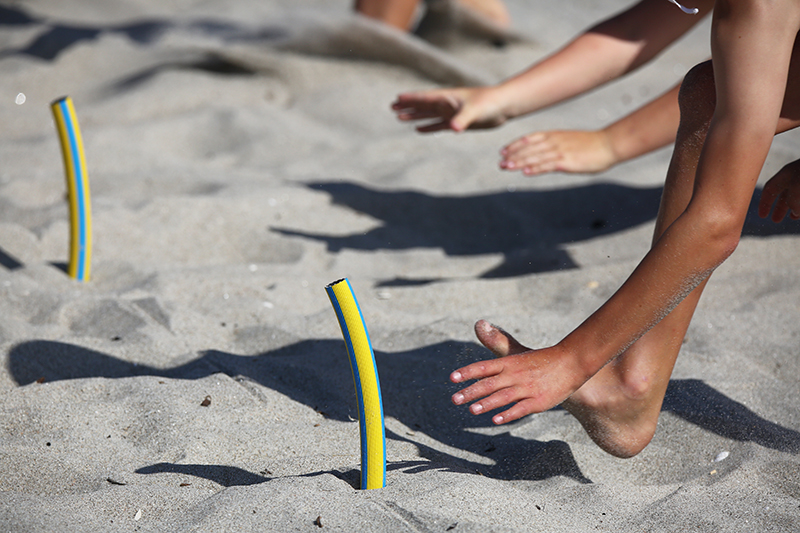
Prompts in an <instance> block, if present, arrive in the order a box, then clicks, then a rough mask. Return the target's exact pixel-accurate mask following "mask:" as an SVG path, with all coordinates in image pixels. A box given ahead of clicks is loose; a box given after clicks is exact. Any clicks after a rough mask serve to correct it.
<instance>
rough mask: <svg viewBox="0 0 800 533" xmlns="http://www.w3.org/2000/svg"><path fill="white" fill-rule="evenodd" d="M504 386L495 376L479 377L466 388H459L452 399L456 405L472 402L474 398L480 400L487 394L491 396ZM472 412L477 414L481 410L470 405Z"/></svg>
mask: <svg viewBox="0 0 800 533" xmlns="http://www.w3.org/2000/svg"><path fill="white" fill-rule="evenodd" d="M504 388H506V387H505V385H504V384H503V383H501V381H500V380H498V379H497V377H495V376H493V377H488V378H484V379H481V380H480V381H477V382H475V383H473V384H472V385H470V386H469V387H467V388H466V389H461V390H460V391H458V392H457V393H455V394H453V396H452V398H451V399H452V401H453V403H454V404H456V405H463V404H465V403H470V402H474V401H476V400H480V399H481V398H486V397H487V396H491V395H492V394H494V393H496V392H497V391H499V390H502V389H504ZM470 410H471V411H472V412H473V414H477V413H480V412H482V411H483V410H481V409H480V408H477V410H475V406H472V409H470ZM484 410H487V409H484Z"/></svg>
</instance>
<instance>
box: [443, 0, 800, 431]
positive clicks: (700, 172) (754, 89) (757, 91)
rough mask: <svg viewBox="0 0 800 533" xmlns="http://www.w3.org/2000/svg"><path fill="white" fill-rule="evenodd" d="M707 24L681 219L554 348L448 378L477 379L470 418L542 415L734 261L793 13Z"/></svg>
mask: <svg viewBox="0 0 800 533" xmlns="http://www.w3.org/2000/svg"><path fill="white" fill-rule="evenodd" d="M714 19H715V20H714V25H713V28H712V54H713V61H714V72H715V82H716V90H717V105H716V108H715V112H714V116H713V119H712V121H711V125H710V128H709V131H708V134H707V136H706V139H705V142H704V144H703V149H702V151H701V155H700V159H699V162H698V167H697V171H696V178H695V187H694V192H693V194H692V199H691V201H690V203H689V205H688V207H687V208H686V210H685V211H684V212H683V213H682V214H681V215H680V216H679V217H678V218H677V219H676V220H675V222H673V223H672V224H671V225H670V227H669V228H667V229H666V230H665V231H664V232H663V234H661V237H660V238H659V239H658V240H657V241H656V242H655V243H654V244H653V247H652V249H651V250H650V252H649V253H648V254H647V255H646V256H645V258H644V259H643V260H642V262H641V263H640V264H639V266H638V267H637V268H636V270H635V271H634V272H633V274H631V276H630V277H629V278H628V280H627V281H626V282H625V283H624V284H623V285H622V287H620V289H619V290H618V291H617V293H616V294H614V296H612V297H611V298H610V299H609V301H608V302H606V303H605V304H604V305H603V306H602V307H600V309H598V310H597V311H596V312H595V313H594V314H593V315H592V316H590V317H589V318H588V319H587V320H586V321H585V322H584V323H583V324H581V325H580V326H579V327H578V328H577V329H576V330H574V331H573V332H572V333H570V334H569V335H568V336H567V337H566V338H565V339H564V340H563V341H561V342H560V343H559V344H558V345H556V346H555V347H553V348H548V349H545V350H538V351H530V352H526V353H523V354H519V355H516V356H511V357H503V358H500V359H495V360H492V361H483V362H479V363H475V364H473V365H469V366H467V367H464V368H463V369H459V370H457V371H456V372H454V373H453V375H452V376H451V379H452V380H453V381H455V382H462V381H465V380H468V379H480V381H478V382H477V383H475V384H473V385H471V386H470V387H468V388H466V389H464V390H462V391H460V392H459V393H457V394H456V395H454V401H455V402H456V403H464V402H469V401H472V400H475V399H479V398H484V397H485V398H484V399H483V400H481V401H480V402H477V403H476V404H475V405H473V407H472V412H473V413H475V412H484V411H488V410H491V409H495V408H498V407H501V406H503V405H506V404H508V403H510V402H517V403H516V404H515V405H514V406H513V407H511V408H509V409H507V410H506V411H504V412H503V413H500V414H499V415H497V416H496V417H495V422H496V423H502V422H508V421H511V420H514V419H516V418H519V417H521V416H524V415H526V414H529V413H532V412H539V411H542V410H546V409H549V408H550V407H552V406H554V405H556V404H558V403H560V402H561V401H563V400H564V399H566V398H567V397H568V396H569V395H570V394H571V393H572V392H574V391H575V390H576V389H577V388H578V387H580V385H581V384H582V383H584V382H585V381H586V380H587V379H588V378H589V377H591V376H592V375H594V373H596V372H597V371H598V370H599V369H600V368H602V367H603V365H605V364H606V363H607V362H608V361H610V360H611V359H613V358H615V357H616V356H617V355H619V354H620V353H622V352H623V351H624V350H625V349H626V348H627V347H628V346H630V345H631V344H632V343H633V342H635V341H636V340H637V339H638V338H639V337H640V336H642V335H643V334H644V333H645V332H646V331H647V330H648V329H650V328H651V327H652V326H653V325H655V324H656V323H658V322H659V321H660V320H661V319H662V318H663V317H665V316H666V315H667V314H669V312H670V311H671V310H672V309H673V308H674V307H675V306H676V305H677V304H678V303H679V302H680V301H681V300H682V299H683V298H684V297H685V296H686V295H687V294H688V293H689V292H690V291H691V290H692V289H693V288H694V287H696V286H697V285H698V284H699V283H701V282H702V281H703V280H704V279H705V278H706V277H707V276H708V275H709V274H710V273H711V272H712V271H713V270H714V268H716V267H717V266H718V265H719V264H720V263H721V262H722V261H724V260H725V258H727V256H728V255H730V253H732V252H733V250H734V249H735V247H736V246H737V244H738V240H739V236H740V233H741V228H742V225H743V223H744V219H745V216H746V213H747V207H748V204H749V201H750V197H751V196H752V193H753V189H754V187H755V183H756V180H757V178H758V174H759V172H760V170H761V167H762V165H763V162H764V160H765V158H766V155H767V152H768V151H769V147H770V145H771V142H772V137H773V134H774V132H775V130H776V126H777V124H778V118H779V114H780V110H781V106H782V103H783V96H784V91H785V87H786V81H787V73H788V69H789V63H790V60H791V52H792V46H793V43H794V40H795V37H796V35H797V32H798V28H800V6H798V5H797V3H796V2H795V1H794V0H775V1H773V2H765V1H763V0H720V1H718V2H717V6H716V8H715V15H714ZM565 373H572V374H571V375H567V374H565ZM564 376H566V378H565V379H561V380H558V379H557V378H558V377H564ZM476 406H478V407H476Z"/></svg>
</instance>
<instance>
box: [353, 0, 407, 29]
mask: <svg viewBox="0 0 800 533" xmlns="http://www.w3.org/2000/svg"><path fill="white" fill-rule="evenodd" d="M417 4H419V0H356V3H355V10H356V11H357V12H359V13H361V14H362V15H364V16H366V17H370V18H373V19H377V20H380V21H381V22H383V23H384V24H388V25H389V26H394V27H395V28H397V29H399V30H403V31H408V29H409V28H410V27H411V23H412V22H413V21H414V13H415V12H416V9H417Z"/></svg>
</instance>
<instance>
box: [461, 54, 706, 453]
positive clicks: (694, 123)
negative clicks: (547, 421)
mask: <svg viewBox="0 0 800 533" xmlns="http://www.w3.org/2000/svg"><path fill="white" fill-rule="evenodd" d="M680 101H681V124H680V127H679V129H678V135H677V139H676V143H675V151H674V153H673V157H672V161H671V163H670V166H669V170H668V172H667V179H666V182H665V185H664V193H663V196H662V200H661V207H660V208H659V214H658V218H657V221H656V228H655V236H654V241H655V240H657V239H658V238H659V236H660V235H661V234H662V233H663V232H664V230H665V229H666V228H667V227H669V225H670V224H671V223H672V222H673V221H674V220H675V219H676V218H677V217H678V216H679V215H680V214H681V213H682V212H683V211H684V209H685V208H686V206H687V205H688V203H689V200H690V199H691V196H692V189H693V185H694V175H695V170H696V167H697V161H698V158H699V156H700V151H701V149H702V146H703V140H704V139H705V134H706V132H707V131H708V125H709V121H710V119H711V115H712V114H713V110H714V104H715V93H714V82H713V73H712V72H711V66H710V63H704V64H702V65H700V66H698V67H695V68H694V69H693V70H692V71H691V72H690V73H689V74H688V75H687V76H686V80H685V81H684V86H683V88H682V90H681V99H680ZM704 286H705V283H703V284H701V285H700V286H698V287H697V288H696V289H695V290H694V291H693V292H692V293H691V294H690V295H689V296H688V297H687V298H686V299H685V300H684V301H683V302H682V303H681V304H680V305H679V306H677V307H676V308H675V309H673V311H672V312H671V313H670V314H669V315H668V316H667V317H666V318H664V319H663V320H662V321H661V322H659V323H658V324H657V325H656V326H655V327H654V328H653V329H651V330H650V331H649V332H648V333H647V334H645V335H644V336H642V337H641V338H640V339H639V340H638V341H637V342H636V343H635V344H633V345H632V346H631V347H630V348H628V350H626V351H625V353H623V354H622V355H620V356H619V357H618V358H617V359H615V360H614V361H612V362H611V363H609V364H608V365H606V366H605V367H604V368H603V369H602V370H600V371H599V372H598V373H597V374H595V375H594V377H592V378H591V379H590V380H589V381H587V382H586V383H585V384H584V385H583V386H582V387H581V388H580V389H578V390H577V391H576V392H575V393H574V394H573V395H572V396H571V397H570V398H569V399H568V400H567V401H566V402H564V404H563V405H564V408H565V409H567V410H568V411H569V412H570V413H571V414H573V415H574V416H575V417H576V418H577V419H578V421H580V423H581V424H582V425H583V427H584V429H586V431H587V433H588V434H589V435H590V436H591V438H592V439H593V440H594V441H595V442H596V443H597V444H598V445H599V446H600V447H601V448H603V449H604V450H605V451H607V452H608V453H611V454H613V455H616V456H618V457H631V456H633V455H636V454H637V453H639V452H640V451H641V450H642V449H643V448H644V447H645V446H646V445H647V444H648V443H649V442H650V440H651V439H652V437H653V435H654V433H655V429H656V424H657V422H658V414H659V412H660V410H661V403H662V401H663V399H664V394H665V392H666V389H667V384H668V383H669V378H670V375H671V373H672V368H673V366H674V364H675V360H676V359H677V356H678V352H679V351H680V346H681V343H682V342H683V337H684V335H685V334H686V330H687V328H688V327H689V322H690V320H691V318H692V314H693V313H694V309H695V306H696V305H697V301H698V299H699V298H700V294H701V293H702V290H703V287H704ZM476 333H477V334H478V338H479V339H480V340H481V342H483V343H484V345H486V346H487V348H489V349H490V350H492V351H493V352H495V354H497V355H499V356H503V355H509V354H514V353H519V352H521V351H525V350H527V348H525V347H524V346H522V345H520V344H519V343H517V342H516V341H515V340H514V339H511V338H509V337H507V335H506V334H505V333H503V332H500V331H499V330H497V329H494V328H492V327H491V326H489V325H488V324H486V323H485V322H480V323H478V325H477V326H476Z"/></svg>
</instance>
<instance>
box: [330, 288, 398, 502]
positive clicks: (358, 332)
mask: <svg viewBox="0 0 800 533" xmlns="http://www.w3.org/2000/svg"><path fill="white" fill-rule="evenodd" d="M325 291H326V292H327V293H328V297H329V298H330V300H331V305H333V309H334V310H335V311H336V317H337V318H338V320H339V327H340V328H341V329H342V336H344V342H345V344H346V345H347V353H348V354H349V356H350V369H351V370H352V372H353V381H354V382H355V386H356V397H357V399H358V420H359V428H360V431H361V488H362V489H379V488H382V487H384V486H386V429H385V425H384V420H383V403H382V400H381V385H380V381H379V380H378V369H377V367H376V366H375V354H374V352H373V351H372V345H371V344H370V340H369V334H368V333H367V326H366V324H365V323H364V316H363V315H362V314H361V309H360V308H359V307H358V302H357V301H356V297H355V294H354V293H353V288H352V287H351V286H350V282H349V281H348V280H347V278H344V279H340V280H339V281H334V282H333V283H331V284H330V285H328V286H327V287H325Z"/></svg>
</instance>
